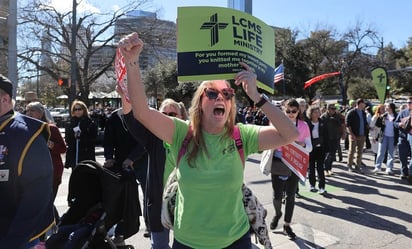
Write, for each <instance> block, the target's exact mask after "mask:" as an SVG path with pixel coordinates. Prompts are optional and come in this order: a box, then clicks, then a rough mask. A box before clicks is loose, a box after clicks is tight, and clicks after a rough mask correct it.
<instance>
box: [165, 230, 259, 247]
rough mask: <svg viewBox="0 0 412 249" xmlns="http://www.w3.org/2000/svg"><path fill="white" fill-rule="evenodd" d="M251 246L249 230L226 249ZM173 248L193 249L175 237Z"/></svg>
mask: <svg viewBox="0 0 412 249" xmlns="http://www.w3.org/2000/svg"><path fill="white" fill-rule="evenodd" d="M251 248H252V240H251V238H250V233H249V231H248V232H247V233H245V235H243V236H242V237H241V238H240V239H238V240H236V241H235V242H233V244H231V245H230V246H228V247H225V248H224V249H251ZM172 249H192V248H190V247H188V246H185V245H183V244H181V243H179V242H178V241H177V240H176V239H174V240H173V247H172Z"/></svg>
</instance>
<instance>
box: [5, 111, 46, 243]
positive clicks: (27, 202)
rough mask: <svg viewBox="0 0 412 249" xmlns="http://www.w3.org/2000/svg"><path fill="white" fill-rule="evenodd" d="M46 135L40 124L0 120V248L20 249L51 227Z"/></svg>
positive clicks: (21, 118)
mask: <svg viewBox="0 0 412 249" xmlns="http://www.w3.org/2000/svg"><path fill="white" fill-rule="evenodd" d="M49 136H50V130H49V128H48V125H47V124H46V123H43V122H41V121H38V120H35V119H32V118H29V117H27V116H25V115H22V114H19V113H13V112H9V113H7V114H6V115H4V116H2V117H0V200H1V205H0V249H11V248H13V249H20V248H21V249H23V248H25V246H26V244H27V243H28V242H29V241H32V240H34V239H36V238H38V237H39V236H41V235H42V234H44V233H45V232H46V231H47V230H48V229H49V228H50V227H51V226H53V225H54V215H53V189H52V181H53V166H52V160H51V157H50V152H49V148H48V146H47V140H48V139H49Z"/></svg>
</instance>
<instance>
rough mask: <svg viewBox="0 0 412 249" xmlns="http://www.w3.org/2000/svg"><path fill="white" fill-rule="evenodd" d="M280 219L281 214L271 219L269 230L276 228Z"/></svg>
mask: <svg viewBox="0 0 412 249" xmlns="http://www.w3.org/2000/svg"><path fill="white" fill-rule="evenodd" d="M280 217H282V214H280V215H279V216H278V215H276V216H274V217H273V219H272V222H270V229H272V230H275V229H276V227H277V226H278V223H279V219H280Z"/></svg>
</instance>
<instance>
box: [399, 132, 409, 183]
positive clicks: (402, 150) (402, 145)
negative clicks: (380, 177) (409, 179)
mask: <svg viewBox="0 0 412 249" xmlns="http://www.w3.org/2000/svg"><path fill="white" fill-rule="evenodd" d="M398 149H399V160H400V161H401V175H402V176H408V175H409V173H408V156H409V155H410V154H411V145H410V143H409V142H408V140H407V139H405V138H399V142H398Z"/></svg>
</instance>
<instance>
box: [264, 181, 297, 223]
mask: <svg viewBox="0 0 412 249" xmlns="http://www.w3.org/2000/svg"><path fill="white" fill-rule="evenodd" d="M271 176H272V188H273V207H274V208H275V212H276V216H280V215H282V197H283V192H284V191H285V192H286V204H285V217H284V221H285V222H287V223H290V222H291V220H292V216H293V210H294V208H295V193H296V189H297V187H298V182H299V178H298V177H297V176H296V175H295V174H294V173H292V174H291V176H289V177H288V178H287V179H286V180H283V179H281V178H282V176H279V175H274V174H272V175H271Z"/></svg>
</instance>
